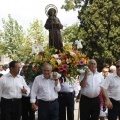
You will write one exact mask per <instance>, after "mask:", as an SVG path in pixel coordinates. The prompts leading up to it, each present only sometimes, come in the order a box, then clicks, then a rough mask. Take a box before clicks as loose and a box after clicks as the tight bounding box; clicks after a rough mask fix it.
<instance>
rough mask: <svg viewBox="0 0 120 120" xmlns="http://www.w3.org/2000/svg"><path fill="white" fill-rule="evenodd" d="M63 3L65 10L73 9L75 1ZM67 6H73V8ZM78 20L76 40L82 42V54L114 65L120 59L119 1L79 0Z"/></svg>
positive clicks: (99, 66)
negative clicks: (78, 39)
mask: <svg viewBox="0 0 120 120" xmlns="http://www.w3.org/2000/svg"><path fill="white" fill-rule="evenodd" d="M68 1H69V0H67V1H65V3H66V7H68V8H67V9H66V8H65V6H64V7H63V8H64V9H65V10H71V9H74V8H75V4H76V3H75V1H71V2H72V3H68ZM69 4H74V6H73V8H72V7H70V6H69ZM79 4H80V6H79V7H77V8H79V12H78V18H79V20H80V26H79V34H78V38H80V39H82V40H83V49H82V52H83V53H85V54H87V55H88V57H89V58H94V59H96V60H97V62H98V68H99V70H101V68H102V65H103V63H109V64H114V63H115V61H116V60H118V59H120V57H119V55H120V1H119V0H94V1H93V0H79Z"/></svg>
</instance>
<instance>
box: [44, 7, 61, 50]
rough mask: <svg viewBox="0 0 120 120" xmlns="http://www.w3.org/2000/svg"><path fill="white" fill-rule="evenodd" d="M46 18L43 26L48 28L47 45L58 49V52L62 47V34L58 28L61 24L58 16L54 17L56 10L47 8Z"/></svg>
mask: <svg viewBox="0 0 120 120" xmlns="http://www.w3.org/2000/svg"><path fill="white" fill-rule="evenodd" d="M47 14H48V19H47V20H46V23H45V26H44V27H45V28H46V29H47V30H49V46H50V47H55V48H56V49H58V52H59V51H61V52H62V49H63V43H62V35H61V31H60V29H62V28H63V25H62V24H61V23H60V20H59V18H57V17H56V10H55V9H54V8H50V9H49V10H48V13H47Z"/></svg>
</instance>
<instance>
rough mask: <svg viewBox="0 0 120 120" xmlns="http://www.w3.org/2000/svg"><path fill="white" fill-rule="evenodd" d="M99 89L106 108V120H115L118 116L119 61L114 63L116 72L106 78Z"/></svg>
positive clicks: (119, 107)
mask: <svg viewBox="0 0 120 120" xmlns="http://www.w3.org/2000/svg"><path fill="white" fill-rule="evenodd" d="M101 87H102V93H103V96H104V98H105V102H106V106H107V107H108V120H117V116H118V115H119V114H120V60H118V61H117V62H116V72H114V73H112V74H110V75H109V76H107V77H106V79H105V80H104V81H103V82H102V84H101Z"/></svg>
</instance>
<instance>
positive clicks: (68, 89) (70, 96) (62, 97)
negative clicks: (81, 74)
mask: <svg viewBox="0 0 120 120" xmlns="http://www.w3.org/2000/svg"><path fill="white" fill-rule="evenodd" d="M60 81H61V90H60V91H59V92H58V95H59V97H58V100H59V120H66V113H67V120H74V98H75V97H77V95H78V93H79V89H78V86H77V83H76V81H74V82H72V83H71V82H69V80H68V78H66V77H65V76H62V77H61V78H60Z"/></svg>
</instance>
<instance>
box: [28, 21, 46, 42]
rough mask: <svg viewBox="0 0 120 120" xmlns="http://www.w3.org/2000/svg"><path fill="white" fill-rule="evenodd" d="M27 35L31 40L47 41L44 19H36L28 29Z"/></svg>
mask: <svg viewBox="0 0 120 120" xmlns="http://www.w3.org/2000/svg"><path fill="white" fill-rule="evenodd" d="M27 36H28V38H29V40H33V41H36V42H37V43H43V42H45V40H46V38H47V36H46V33H45V31H44V28H43V25H42V21H39V20H38V19H35V20H34V21H33V22H32V23H30V28H29V29H28V35H27Z"/></svg>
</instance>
